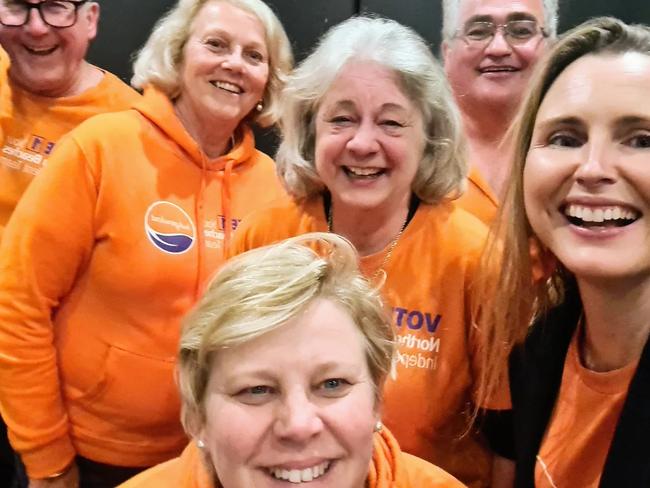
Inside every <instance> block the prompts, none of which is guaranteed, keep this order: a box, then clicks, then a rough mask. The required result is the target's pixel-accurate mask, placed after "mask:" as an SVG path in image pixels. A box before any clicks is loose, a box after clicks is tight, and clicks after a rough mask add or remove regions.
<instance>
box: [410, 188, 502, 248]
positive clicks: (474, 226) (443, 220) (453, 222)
mask: <svg viewBox="0 0 650 488" xmlns="http://www.w3.org/2000/svg"><path fill="white" fill-rule="evenodd" d="M422 211H423V212H425V216H424V217H425V220H426V221H427V225H425V228H426V229H428V232H430V233H435V234H436V236H435V240H436V242H438V243H439V244H442V245H443V246H445V247H449V248H450V249H448V251H453V249H456V250H457V252H459V253H463V254H465V253H467V252H468V251H470V250H474V251H476V252H479V251H482V249H483V248H484V247H485V243H486V241H487V237H488V231H489V229H488V227H487V226H486V225H485V224H484V223H483V222H482V221H481V220H480V219H479V218H478V217H476V216H475V215H473V214H471V213H470V212H468V211H467V210H465V209H463V208H461V207H460V206H458V205H457V203H456V202H455V201H444V202H441V203H438V204H435V205H429V204H425V205H423V208H422Z"/></svg>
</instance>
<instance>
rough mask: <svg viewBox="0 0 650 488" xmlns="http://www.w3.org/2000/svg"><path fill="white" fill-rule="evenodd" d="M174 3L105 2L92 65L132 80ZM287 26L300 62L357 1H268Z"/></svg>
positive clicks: (170, 0) (168, 0)
mask: <svg viewBox="0 0 650 488" xmlns="http://www.w3.org/2000/svg"><path fill="white" fill-rule="evenodd" d="M175 3H176V2H175V0H137V1H133V0H104V1H101V2H100V6H101V15H100V21H99V33H98V36H97V39H96V40H95V42H93V44H92V45H91V47H90V52H89V54H88V58H89V59H90V61H91V62H93V63H95V64H97V65H98V66H101V67H103V68H106V69H108V70H109V71H111V72H113V73H115V74H116V75H118V76H120V77H121V78H122V79H124V80H129V79H130V77H131V74H132V72H131V57H132V55H133V54H134V53H135V52H136V51H137V50H138V49H139V48H140V47H142V45H143V44H144V42H145V41H146V40H147V38H148V37H149V34H150V32H151V29H152V27H153V25H154V23H155V22H156V20H158V18H159V17H160V16H161V15H162V14H163V13H164V12H166V11H167V10H168V9H169V8H171V7H172V6H173V5H174V4H175ZM267 3H268V4H269V5H270V6H271V8H273V10H274V11H275V12H276V14H277V15H278V17H279V18H280V20H281V21H282V24H283V25H284V27H285V29H286V31H287V34H288V35H289V38H290V39H291V42H292V45H293V47H294V52H295V54H296V57H297V58H298V59H302V57H304V55H305V54H306V53H307V52H308V51H309V49H310V48H311V47H312V46H313V45H314V43H315V41H316V40H317V39H318V37H319V36H320V35H321V34H322V33H323V32H325V31H326V30H327V29H328V28H329V27H331V26H332V25H334V24H337V23H339V22H341V21H342V20H344V19H346V18H348V17H350V16H351V15H353V14H354V13H356V3H357V2H356V1H355V0H269V1H267Z"/></svg>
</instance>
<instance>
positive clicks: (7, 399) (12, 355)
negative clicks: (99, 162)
mask: <svg viewBox="0 0 650 488" xmlns="http://www.w3.org/2000/svg"><path fill="white" fill-rule="evenodd" d="M61 196H63V198H60V197H61ZM96 198H97V192H96V184H95V181H94V177H93V175H92V174H91V172H90V171H89V169H88V167H87V165H86V164H85V158H84V156H83V154H82V153H81V150H80V149H79V148H78V146H77V145H76V144H75V143H74V142H73V140H71V139H66V140H65V142H62V143H61V144H60V147H59V148H58V149H57V151H56V152H55V154H54V155H53V157H52V158H51V160H50V162H49V164H48V166H47V168H46V169H45V170H44V171H43V172H42V174H41V176H40V177H39V178H36V179H35V181H34V184H33V185H31V186H30V188H29V189H28V191H27V193H26V194H25V196H24V198H23V199H22V200H21V202H20V203H19V205H18V207H17V209H16V212H15V215H14V217H13V218H12V220H11V221H10V225H9V226H8V228H7V231H6V234H5V237H4V238H3V240H2V247H1V248H0V352H1V353H0V404H1V405H2V415H3V417H4V419H5V421H6V423H7V425H8V428H9V436H10V439H11V442H12V445H13V447H14V448H15V449H16V450H17V451H18V452H19V453H20V455H21V457H22V460H23V462H24V464H25V466H26V469H27V474H28V476H29V477H31V478H42V477H46V476H48V475H51V474H53V473H56V472H58V471H60V470H61V469H63V468H64V467H65V466H67V465H68V464H69V463H70V462H71V461H72V459H73V457H74V455H75V449H74V446H73V445H72V442H71V440H70V437H69V433H68V430H69V425H68V418H67V413H66V407H65V405H64V403H63V400H62V394H61V385H60V380H59V374H58V369H57V355H56V349H55V346H54V343H55V341H56V334H55V330H54V328H53V324H52V315H53V313H54V311H55V310H56V308H57V306H58V304H59V301H60V299H61V297H63V296H65V295H66V293H67V291H68V290H69V289H70V288H71V286H72V285H73V283H74V281H75V277H76V276H77V273H78V270H79V269H80V268H81V267H82V266H84V263H85V262H87V261H88V259H89V257H90V253H91V251H92V247H93V225H92V222H93V214H94V208H95V202H96Z"/></svg>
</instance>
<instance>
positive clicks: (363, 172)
mask: <svg viewBox="0 0 650 488" xmlns="http://www.w3.org/2000/svg"><path fill="white" fill-rule="evenodd" d="M346 168H347V169H348V171H349V172H350V173H352V174H354V175H356V176H373V175H377V174H379V173H381V172H382V168H359V167H355V166H346Z"/></svg>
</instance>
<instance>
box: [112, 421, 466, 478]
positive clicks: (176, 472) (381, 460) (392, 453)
mask: <svg viewBox="0 0 650 488" xmlns="http://www.w3.org/2000/svg"><path fill="white" fill-rule="evenodd" d="M212 480H213V476H212V475H211V473H210V472H209V471H208V469H207V467H206V465H205V462H204V461H203V459H202V455H201V452H200V451H199V449H198V448H197V447H196V444H195V443H193V442H192V443H191V444H190V445H188V446H187V448H186V449H185V451H183V454H182V455H181V456H180V457H179V458H176V459H172V460H171V461H168V462H166V463H164V464H161V465H158V466H156V467H154V468H151V469H148V470H147V471H144V472H143V473H140V474H139V475H137V476H136V477H134V478H131V479H130V480H129V481H127V482H126V483H124V484H122V485H120V487H119V488H149V487H151V488H165V487H169V488H220V485H219V484H216V483H214V482H213V481H212ZM464 486H465V485H463V484H462V483H461V482H460V481H458V480H456V479H454V477H453V476H450V475H449V474H447V473H445V472H444V471H443V470H442V469H440V468H438V467H436V466H433V465H432V464H429V463H427V462H426V461H423V460H422V459H418V458H416V457H414V456H411V455H409V454H406V453H404V452H402V451H401V450H400V448H399V445H398V444H397V441H395V439H394V437H393V436H392V435H391V433H390V432H388V430H387V429H383V430H382V432H381V433H378V434H375V436H374V440H373V453H372V461H371V462H370V467H369V470H368V481H367V487H368V488H425V487H426V488H463V487H464Z"/></svg>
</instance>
